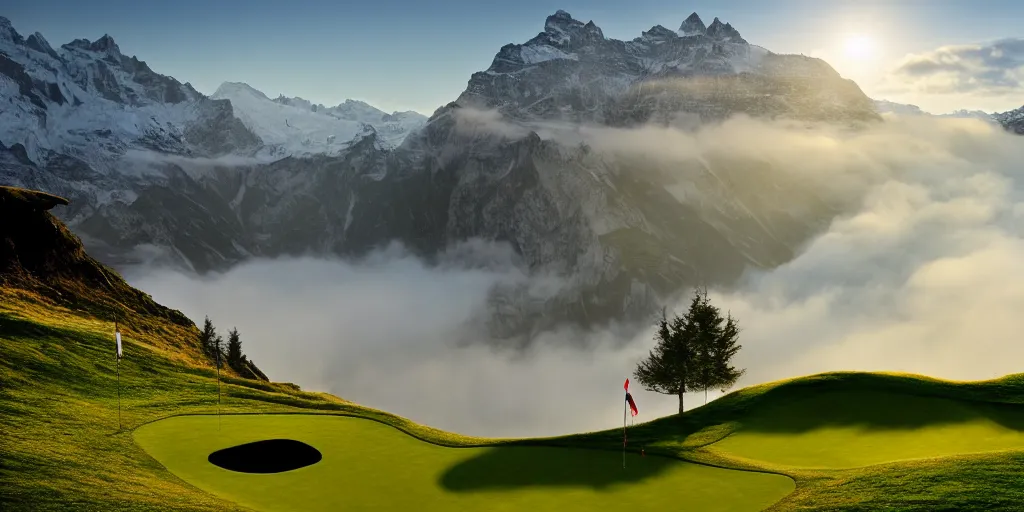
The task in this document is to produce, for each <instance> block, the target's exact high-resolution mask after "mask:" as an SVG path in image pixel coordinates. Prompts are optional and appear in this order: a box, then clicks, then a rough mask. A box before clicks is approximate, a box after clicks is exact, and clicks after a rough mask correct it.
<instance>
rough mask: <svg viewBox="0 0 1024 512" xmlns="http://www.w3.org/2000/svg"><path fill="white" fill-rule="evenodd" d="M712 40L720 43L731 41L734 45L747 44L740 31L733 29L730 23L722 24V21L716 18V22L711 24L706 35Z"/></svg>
mask: <svg viewBox="0 0 1024 512" xmlns="http://www.w3.org/2000/svg"><path fill="white" fill-rule="evenodd" d="M704 34H705V35H706V36H708V37H710V38H711V39H716V40H720V41H729V42H732V43H746V41H745V40H744V39H743V37H741V36H740V33H739V31H737V30H736V29H735V28H733V27H732V25H730V24H728V23H722V22H721V20H719V19H718V18H715V21H712V22H711V25H710V26H708V29H707V31H706V32H705V33H704Z"/></svg>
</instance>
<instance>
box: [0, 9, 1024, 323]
mask: <svg viewBox="0 0 1024 512" xmlns="http://www.w3.org/2000/svg"><path fill="white" fill-rule="evenodd" d="M0 104H5V105H8V106H7V107H5V108H3V109H0V184H7V185H17V186H23V187H28V188H33V189H39V190H44V191H47V192H50V193H55V194H59V195H61V196H64V197H67V198H68V199H70V200H71V203H70V206H69V207H68V208H66V209H65V210H66V211H63V212H62V213H61V214H62V215H63V216H64V218H65V220H66V221H67V222H68V224H69V226H70V227H71V228H72V229H73V230H74V231H75V232H76V234H78V235H79V236H81V237H82V239H83V241H84V242H85V244H86V246H87V247H88V248H89V250H90V253H92V254H95V255H97V256H98V257H100V259H101V260H103V261H105V262H107V263H110V264H113V265H114V266H123V265H129V264H135V263H139V262H145V261H148V262H161V263H164V264H169V265H174V266H178V267H181V268H185V269H190V270H192V271H195V272H199V273H204V272H208V271H211V270H223V269H226V268H230V267H231V266H232V265H235V264H237V263H239V262H242V261H245V260H247V259H250V258H253V257H275V256H282V255H319V256H325V255H336V256H343V257H350V256H358V255H360V254H364V253H366V252H367V251H370V250H372V249H374V248H377V247H380V246H382V245H384V244H387V243H390V242H392V241H398V242H401V243H403V244H404V245H405V246H406V247H408V248H409V249H410V250H412V251H413V252H414V253H416V254H418V255H420V256H422V257H424V258H426V259H427V260H431V259H432V258H433V257H434V256H436V255H438V254H440V253H441V252H443V251H445V250H446V249H447V248H449V247H451V246H452V245H453V244H457V243H459V242H460V241H465V240H469V239H484V240H491V241H498V242H504V243H507V244H508V245H509V246H510V247H511V248H512V249H513V250H514V251H515V253H516V254H517V256H518V257H519V262H520V264H521V265H522V266H523V268H524V270H526V271H528V272H531V273H544V274H545V275H555V276H558V277H560V278H561V280H562V281H563V282H564V283H566V285H565V286H564V287H563V288H562V289H560V290H558V291H557V292H553V293H549V294H547V295H542V296H537V295H536V294H535V293H533V292H532V291H531V290H529V289H526V288H511V289H502V290H496V291H495V294H494V297H493V301H492V306H493V311H492V313H493V315H492V318H491V321H492V323H491V326H492V328H493V332H494V333H496V335H512V334H521V333H524V332H525V333H528V332H534V331H536V330H537V329H542V328H545V327H549V326H551V325H554V324H556V323H558V322H562V321H567V320H568V321H572V322H576V323H578V324H582V325H590V324H594V323H602V322H606V321H609V320H612V319H620V320H621V319H638V318H642V317H643V316H644V315H646V314H649V313H650V312H651V311H653V310H654V309H655V308H656V307H657V305H658V304H659V302H660V301H661V300H663V298H664V297H666V296H668V295H670V294H672V293H674V292H676V291H678V290H680V289H682V288H683V287H685V286H689V285H694V284H698V283H701V284H708V285H713V284H728V283H732V282H733V281H734V280H735V279H736V278H737V277H738V276H739V275H740V274H741V273H742V272H743V271H744V270H745V269H747V268H749V267H754V268H771V267H774V266H777V265H779V264H782V263H784V262H786V261H788V260H790V259H791V258H792V257H793V256H794V254H795V251H796V250H797V248H798V247H799V246H800V245H801V244H802V243H804V242H805V241H807V240H808V239H809V238H810V237H811V236H813V235H814V234H816V233H818V232H820V231H821V230H822V229H824V227H825V226H827V225H828V223H829V222H830V221H831V219H832V218H833V217H834V216H835V215H836V214H838V213H839V212H840V211H842V207H843V205H841V204H838V203H837V201H836V199H835V198H831V197H828V196H827V195H825V194H824V192H822V191H819V190H814V189H813V188H812V187H810V186H809V185H808V184H806V183H800V182H795V181H793V180H792V178H787V177H786V176H787V174H786V173H784V172H781V171H780V170H777V169H773V168H772V166H771V165H770V164H768V163H765V162H749V161H742V160H738V159H736V158H734V157H731V156H730V155H718V156H714V157H711V158H705V159H701V160H699V161H698V160H693V161H689V162H683V163H678V162H674V163H672V164H671V165H669V164H665V163H660V162H658V161H655V160H650V159H644V158H638V157H625V156H623V155H619V154H612V153H606V152H602V151H600V150H595V148H592V147H589V146H588V145H586V144H571V145H570V144H565V143H563V142H559V141H558V140H555V139H552V138H550V137H541V135H540V134H539V133H538V129H537V126H538V125H540V124H545V123H546V124H548V125H550V124H551V123H562V124H564V125H569V126H578V125H580V124H589V125H598V126H606V127H632V126H640V125H648V124H655V125H661V126H668V125H674V126H680V127H682V128H683V129H687V128H686V127H687V126H689V127H692V126H699V125H700V124H702V123H708V122H715V121H717V120H722V119H724V118H727V117H729V116H731V115H733V114H737V113H743V114H747V115H750V116H755V117H767V118H773V117H789V118H796V119H805V120H814V121H826V122H833V123H844V124H849V123H872V122H880V121H881V117H880V116H879V113H878V112H879V105H878V104H876V102H874V101H872V100H871V99H870V98H868V97H867V96H865V95H864V93H863V92H862V91H861V90H860V88H859V87H858V86H857V85H856V84H855V83H854V82H852V81H850V80H846V79H843V78H842V77H841V76H839V74H838V73H836V71H835V70H834V69H832V68H831V67H830V66H829V65H828V64H827V63H826V62H824V61H822V60H820V59H815V58H810V57H805V56H797V55H780V54H776V53H773V52H771V51H769V50H766V49H764V48H761V47H759V46H756V45H752V44H750V43H748V42H747V41H746V40H744V39H743V38H742V37H741V36H740V33H739V32H738V31H737V30H736V29H735V28H734V27H732V26H731V25H730V24H728V23H723V22H721V21H720V20H719V19H717V18H715V19H714V21H713V22H712V23H711V24H710V25H705V24H704V22H703V21H702V20H701V18H700V17H699V16H697V15H696V13H694V14H693V15H691V16H690V17H688V18H687V19H686V20H684V21H683V22H682V24H681V25H680V27H679V28H678V29H677V30H670V29H667V28H665V27H662V26H660V25H657V26H654V27H652V28H651V29H650V30H648V31H646V32H644V33H642V34H641V35H640V36H639V37H637V38H635V39H633V40H630V41H620V40H615V39H609V38H606V37H605V36H604V34H603V33H602V31H601V29H600V28H599V27H597V25H595V24H594V23H593V22H588V23H583V22H581V21H579V20H576V19H574V18H572V16H570V15H569V14H568V13H567V12H565V11H558V12H556V13H555V14H553V15H551V16H549V17H548V18H547V19H546V20H545V22H544V25H543V31H542V32H540V33H539V34H538V35H537V36H536V37H534V38H532V39H530V40H529V41H526V42H525V43H522V44H508V45H506V46H503V47H502V48H500V49H499V50H498V52H497V54H496V55H495V57H494V60H493V62H492V63H491V65H490V66H489V67H488V68H487V69H486V70H483V71H480V72H477V73H474V74H473V75H472V76H471V77H470V79H469V82H468V85H467V88H466V90H465V91H464V92H463V93H462V94H461V95H460V96H459V97H458V98H457V99H456V100H455V101H454V102H452V103H450V104H448V105H445V106H443V107H441V108H439V109H438V110H437V111H436V112H434V114H433V115H432V116H431V117H430V118H429V119H427V118H426V117H424V116H421V115H419V114H417V113H415V112H394V113H391V114H387V113H385V112H383V111H380V110H378V109H376V108H374V107H372V106H370V105H367V104H365V103H362V102H356V101H347V102H345V103H342V104H340V105H337V106H334V107H325V106H323V105H318V104H313V103H311V102H309V101H307V100H304V99H301V98H287V97H284V96H279V97H277V98H274V99H270V98H269V97H267V96H266V95H265V94H263V93H262V92H260V91H257V90H255V89H253V88H251V87H249V86H248V85H246V84H241V83H225V84H223V85H222V86H221V87H220V88H219V89H218V90H217V91H216V92H215V93H214V94H213V95H211V96H209V97H206V96H204V95H202V94H200V93H199V92H197V91H196V90H195V89H194V88H192V86H191V85H189V84H188V83H185V84H182V83H180V82H179V81H177V80H175V79H174V78H171V77H167V76H163V75H160V74H157V73H156V72H154V71H153V70H151V69H150V68H149V67H148V66H147V65H146V63H145V62H143V61H140V60H138V59H137V58H136V57H126V56H124V55H123V54H122V53H121V51H120V49H119V48H118V46H117V45H116V44H115V43H114V40H113V39H112V38H110V37H109V36H104V37H102V38H100V39H99V40H97V41H93V42H90V41H87V40H84V39H80V40H76V41H73V42H71V43H68V44H66V45H63V46H61V47H60V48H58V49H55V48H53V47H51V46H50V45H49V43H47V42H46V40H45V39H44V38H43V36H42V35H41V34H33V35H31V36H29V37H27V38H24V37H22V36H21V35H20V34H18V33H17V32H16V31H15V30H14V28H13V27H12V26H11V24H10V22H9V21H8V20H6V19H4V18H0ZM480 112H490V113H491V114H487V115H493V116H500V123H499V124H502V125H503V126H506V127H513V128H514V129H513V130H511V131H510V130H483V131H480V130H476V129H468V130H467V129H466V127H467V126H473V121H472V120H473V119H475V118H477V117H479V116H480ZM997 118H998V116H997ZM494 119H499V118H498V117H495V118H494ZM999 119H1004V118H999ZM1005 119H1007V121H1006V122H1008V123H1010V125H1012V123H1014V122H1019V116H1018V117H1017V118H1013V117H1012V116H1008V117H1005ZM1014 119H1017V121H1014ZM492 120H493V119H492ZM751 170H756V172H750V171H751Z"/></svg>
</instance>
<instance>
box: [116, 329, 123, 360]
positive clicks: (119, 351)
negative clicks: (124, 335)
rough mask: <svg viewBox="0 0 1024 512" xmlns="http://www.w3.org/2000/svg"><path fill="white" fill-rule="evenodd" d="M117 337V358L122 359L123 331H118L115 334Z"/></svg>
mask: <svg viewBox="0 0 1024 512" xmlns="http://www.w3.org/2000/svg"><path fill="white" fill-rule="evenodd" d="M115 337H116V338H117V358H118V359H121V356H122V354H121V333H120V332H117V333H116V334H115Z"/></svg>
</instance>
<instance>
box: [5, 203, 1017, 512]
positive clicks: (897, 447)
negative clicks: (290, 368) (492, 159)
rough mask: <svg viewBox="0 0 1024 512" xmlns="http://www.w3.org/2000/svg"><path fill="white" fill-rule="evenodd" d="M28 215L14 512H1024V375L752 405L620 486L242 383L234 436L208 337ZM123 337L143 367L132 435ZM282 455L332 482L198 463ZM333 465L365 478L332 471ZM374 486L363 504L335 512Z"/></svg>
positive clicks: (9, 243)
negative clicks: (289, 511) (297, 453)
mask: <svg viewBox="0 0 1024 512" xmlns="http://www.w3.org/2000/svg"><path fill="white" fill-rule="evenodd" d="M26 197H28V198H29V199H25V198H26ZM32 197H34V196H33V195H32V193H30V192H26V191H18V192H17V193H15V192H6V191H5V190H4V189H3V188H0V219H3V220H4V221H7V220H8V219H17V221H16V222H0V283H2V284H3V286H2V287H0V509H2V510H4V511H5V512H6V511H8V510H68V509H73V510H133V511H135V510H242V509H246V508H244V506H243V505H240V503H245V504H247V505H248V506H249V507H255V508H260V509H264V508H266V509H274V508H275V507H284V508H287V506H289V503H291V506H297V507H298V508H303V502H302V499H301V498H296V499H295V500H287V499H286V500H284V502H275V501H273V500H274V499H276V498H274V496H280V495H281V490H282V489H288V488H294V489H295V492H296V493H300V492H301V493H305V494H309V493H312V492H316V493H321V494H322V498H319V499H322V500H324V501H323V502H321V504H323V505H324V506H327V505H331V506H334V507H336V508H337V507H340V506H347V507H351V508H353V509H360V508H372V507H373V505H374V503H377V505H381V504H385V503H386V504H389V505H394V504H400V503H405V504H406V508H414V507H417V508H426V509H428V510H429V509H430V507H429V506H428V505H429V504H430V503H442V504H448V505H450V506H449V507H448V508H447V509H451V508H459V507H461V508H468V509H481V508H491V509H501V508H500V507H499V504H500V503H511V505H506V506H505V508H504V509H507V510H521V509H522V508H538V509H548V510H566V509H571V508H572V507H573V506H577V507H580V508H583V509H586V508H587V505H588V504H590V506H591V507H592V506H594V504H596V503H601V501H600V500H599V498H606V500H605V502H608V501H609V499H610V501H611V502H612V503H615V504H616V505H615V506H616V507H618V506H621V505H622V503H624V501H623V499H631V500H636V501H637V502H638V503H641V504H645V505H646V506H648V507H647V508H656V509H661V508H685V509H692V510H709V509H713V508H716V509H718V510H752V509H753V510H756V509H757V508H763V507H767V509H768V510H773V511H774V510H779V511H781V510H921V511H925V510H927V511H936V510H1020V509H1021V504H1022V503H1024V375H1016V376H1008V377H1005V378H1002V379H998V380H992V381H984V382H949V381H942V380H936V379H929V378H925V377H920V376H913V375H895V374H870V373H832V374H823V375H815V376H811V377H804V378H799V379H793V380H788V381H782V382H776V383H770V384H764V385H759V386H753V387H749V388H746V389H742V390H739V391H736V392H734V393H731V394H729V395H727V396H725V397H722V398H720V399H718V400H716V401H714V402H712V403H710V404H708V405H706V406H703V407H700V408H697V409H694V410H692V411H688V412H687V413H686V414H684V415H682V416H671V417H666V418H661V419H658V420H654V421H651V422H648V423H644V424H641V425H637V426H635V427H633V429H631V431H630V434H629V439H630V443H629V446H630V449H631V450H632V451H638V450H639V449H640V447H643V448H644V451H645V454H646V457H640V456H639V455H637V454H635V453H631V455H630V458H629V461H628V462H629V468H630V469H629V470H628V471H624V472H623V471H621V469H620V470H619V471H613V472H608V471H605V470H604V469H603V468H605V467H606V466H607V465H613V466H615V468H618V464H619V462H620V460H619V459H620V457H621V454H620V453H619V451H620V450H621V447H622V438H621V431H619V430H617V429H613V430H609V431H605V432H594V433H586V434H578V435H572V436H564V437H557V438H545V439H525V440H494V439H479V438H469V437H465V436H460V435H457V434H452V433H447V432H442V431H439V430H436V429H432V428H429V427H426V426H422V425H417V424H414V423H412V422H410V421H408V420H405V419H403V418H400V417H397V416H394V415H391V414H388V413H386V412H383V411H377V410H373V409H369V408H366V407H362V406H359V405H357V404H353V403H350V402H347V401H345V400H342V399H340V398H337V397H334V396H331V395H327V394H322V393H309V392H303V391H301V390H300V389H299V388H298V387H296V386H294V385H290V384H285V383H273V382H265V381H258V380H248V379H243V378H240V377H238V376H237V375H233V374H230V373H228V374H227V375H226V376H225V378H224V385H223V389H222V404H221V410H222V412H224V413H231V415H228V416H225V417H223V418H222V419H221V422H220V423H218V422H217V417H216V416H215V415H214V414H215V413H216V411H217V407H218V406H217V381H216V372H215V369H214V367H213V366H212V365H211V364H210V362H209V361H208V360H207V359H206V358H205V357H204V356H203V355H202V352H201V350H200V348H199V342H198V335H199V332H198V329H197V328H196V327H195V325H194V324H193V323H192V322H191V321H189V320H188V319H187V318H185V317H184V316H183V315H181V314H180V313H178V312H176V311H173V310H170V309H167V308H164V307H162V306H160V305H158V304H156V303H154V302H153V301H152V299H151V298H149V297H148V296H147V295H146V294H145V293H143V292H140V291H138V290H134V289H132V288H131V287H130V286H128V285H127V284H126V283H124V281H123V280H122V279H120V277H119V276H117V275H116V273H114V272H113V271H111V270H110V269H108V268H106V267H103V266H102V265H100V264H99V263H97V262H95V260H92V259H91V258H89V257H88V256H87V255H86V254H85V253H84V251H83V250H82V249H81V244H80V243H78V240H77V239H76V238H75V237H74V236H73V235H71V233H70V232H68V231H67V229H66V228H65V227H64V226H63V225H61V224H60V223H59V221H57V220H56V219H54V218H53V217H52V216H51V215H49V213H47V212H46V210H47V209H49V208H52V207H55V206H57V205H59V204H61V203H60V201H55V200H49V199H46V200H37V199H32ZM58 199H59V198H58ZM40 201H41V202H40ZM114 317H116V318H119V319H120V322H121V326H122V334H123V337H124V345H125V347H124V351H125V358H124V359H123V360H122V361H121V363H120V385H121V414H120V426H119V420H118V406H117V403H118V397H117V387H116V382H117V377H116V374H115V359H114V357H113V338H112V337H113V324H112V319H113V318H114ZM235 413H288V414H283V415H282V414H274V415H271V414H265V415H251V414H246V415H236V414H235ZM338 416H341V417H338ZM357 418H358V419H357ZM366 420H371V421H366ZM214 432H216V434H214ZM281 435H289V436H292V437H302V438H303V439H307V440H308V442H310V444H313V445H320V448H321V449H322V450H324V451H325V459H324V463H322V464H318V465H314V466H310V467H309V468H303V469H302V470H299V471H306V470H307V469H308V470H309V472H307V473H303V475H305V476H306V477H307V478H300V479H296V478H295V477H294V476H289V475H297V474H299V473H298V471H297V472H295V473H291V474H289V473H282V474H280V475H279V477H278V476H275V477H273V478H264V479H262V480H260V482H262V484H261V485H263V487H264V489H263V491H262V492H261V491H259V490H258V489H257V490H255V491H253V490H252V489H254V488H256V487H254V485H253V480H247V479H246V478H254V477H253V476H251V475H247V476H239V475H228V474H225V473H226V472H217V471H218V470H216V469H215V468H214V467H213V466H210V465H208V464H204V463H202V460H205V459H202V458H199V459H197V457H199V456H201V457H205V455H206V454H208V453H209V452H210V451H211V450H214V449H218V448H221V447H224V446H231V445H234V444H238V443H241V442H247V441H248V440H253V439H259V438H264V437H268V436H281ZM455 447H458V448H460V449H457V450H456V449H452V448H455ZM583 448H587V449H589V450H582V449H583ZM328 449H335V450H339V451H340V452H339V453H341V454H343V455H344V457H345V458H346V459H345V460H346V461H347V462H346V463H344V464H336V463H334V462H331V461H329V460H328V455H329V453H327V450H328ZM197 460H198V461H199V462H197ZM683 461H689V463H684V462H683ZM331 464H334V465H333V466H332V465H331ZM509 468H512V469H515V471H512V470H510V469H509ZM318 471H320V472H323V471H330V472H332V473H330V474H329V478H328V477H325V478H323V479H320V478H309V477H310V475H317V474H321V475H327V474H326V473H317V472H318ZM368 475H369V476H368ZM780 475H781V476H780ZM338 476H340V477H341V478H335V477H338ZM371 476H372V478H371ZM424 476H429V477H430V479H424ZM262 477H263V475H261V476H259V478H262ZM360 478H361V479H364V480H357V481H358V483H359V484H360V485H359V486H358V487H357V488H355V487H354V488H352V489H347V490H344V492H342V491H339V488H343V487H344V485H343V484H344V482H351V481H353V479H360ZM289 479H291V480H289ZM325 480H326V481H325ZM275 486H277V487H275ZM302 486H306V487H302ZM275 489H276V490H275ZM271 491H273V492H271ZM339 496H344V499H342V501H333V502H332V501H330V500H339V499H341V498H339ZM374 500H376V501H374ZM389 500H390V501H389ZM508 500H512V501H508ZM517 500H518V501H517ZM730 500H732V501H730ZM296 503H297V505H296ZM305 504H306V505H309V504H310V502H307V503H305ZM751 507H754V508H751Z"/></svg>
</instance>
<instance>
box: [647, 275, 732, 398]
mask: <svg viewBox="0 0 1024 512" xmlns="http://www.w3.org/2000/svg"><path fill="white" fill-rule="evenodd" d="M723 324H724V325H723ZM738 337H739V326H738V325H737V323H736V320H735V319H734V318H733V317H732V314H731V313H730V314H729V316H728V318H722V315H721V312H720V310H719V309H718V308H717V307H715V306H714V305H712V304H711V301H710V300H709V299H708V295H707V291H706V290H703V291H701V290H698V291H696V292H695V293H694V296H693V298H692V300H691V301H690V307H689V310H687V312H686V314H684V315H683V316H679V315H676V316H675V317H674V318H673V319H672V320H671V321H669V320H668V318H667V315H666V313H665V311H664V310H662V314H661V320H660V321H659V322H658V328H657V330H656V331H655V335H654V339H655V342H656V344H655V347H654V349H653V350H651V352H650V355H649V356H648V358H647V359H645V360H644V361H641V362H640V363H639V364H638V365H637V368H636V371H635V372H634V373H633V376H634V378H635V379H636V380H637V382H639V383H640V384H641V385H642V386H644V388H646V389H647V390H648V391H654V392H657V393H664V394H673V395H677V396H678V397H679V412H680V413H682V412H683V411H684V404H683V396H684V394H685V393H686V392H687V391H698V390H703V391H704V402H705V403H707V392H708V390H709V389H716V388H717V389H721V390H722V391H723V392H724V391H725V390H726V389H728V388H729V387H731V386H732V385H733V384H735V383H736V381H737V380H738V379H739V378H740V376H742V375H743V373H744V370H738V369H736V368H735V367H733V366H731V360H732V357H733V356H735V355H736V353H737V352H739V350H740V348H742V347H741V346H740V345H739V344H737V339H738Z"/></svg>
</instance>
